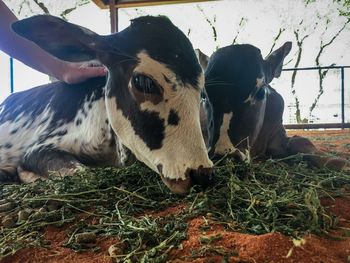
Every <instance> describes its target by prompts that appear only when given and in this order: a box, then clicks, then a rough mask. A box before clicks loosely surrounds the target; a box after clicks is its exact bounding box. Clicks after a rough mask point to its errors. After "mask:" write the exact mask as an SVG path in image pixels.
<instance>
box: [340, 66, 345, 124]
mask: <svg viewBox="0 0 350 263" xmlns="http://www.w3.org/2000/svg"><path fill="white" fill-rule="evenodd" d="M340 77H341V127H342V129H344V126H345V125H344V124H345V96H344V94H345V91H344V68H341V70H340Z"/></svg>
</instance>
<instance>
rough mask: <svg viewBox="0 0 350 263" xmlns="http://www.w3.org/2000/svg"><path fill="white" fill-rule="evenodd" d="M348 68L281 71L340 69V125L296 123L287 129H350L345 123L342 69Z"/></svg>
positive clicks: (349, 124)
mask: <svg viewBox="0 0 350 263" xmlns="http://www.w3.org/2000/svg"><path fill="white" fill-rule="evenodd" d="M346 68H350V66H327V67H305V68H286V69H283V71H298V70H320V69H340V83H341V87H340V90H341V96H340V105H341V123H298V124H285V125H284V126H285V127H286V128H287V129H320V128H324V129H332V128H342V129H344V128H350V123H345V84H344V69H346Z"/></svg>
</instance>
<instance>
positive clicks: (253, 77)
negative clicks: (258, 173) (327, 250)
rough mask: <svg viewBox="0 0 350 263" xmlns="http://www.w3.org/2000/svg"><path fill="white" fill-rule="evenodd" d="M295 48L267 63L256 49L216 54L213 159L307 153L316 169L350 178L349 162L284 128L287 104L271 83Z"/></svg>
mask: <svg viewBox="0 0 350 263" xmlns="http://www.w3.org/2000/svg"><path fill="white" fill-rule="evenodd" d="M291 48H292V43H291V42H286V43H285V44H284V45H282V46H281V47H280V48H279V49H277V50H275V51H274V52H272V53H271V54H270V55H269V56H267V57H266V58H265V59H264V58H263V57H262V55H261V52H260V50H259V49H258V48H256V47H254V46H252V45H248V44H245V45H231V46H227V47H224V48H221V49H219V50H217V51H216V52H215V53H214V54H213V55H212V56H211V57H210V59H208V58H205V56H204V54H201V57H200V58H201V60H200V61H201V64H202V65H204V66H205V65H206V64H207V67H206V71H205V78H206V84H205V85H206V90H207V92H208V96H209V99H210V102H211V103H212V106H213V114H214V133H213V142H212V145H211V153H210V154H211V156H222V155H226V154H228V155H231V156H233V157H235V158H237V159H239V160H244V161H250V159H251V157H254V158H257V157H278V158H281V157H286V156H289V155H294V154H297V153H303V154H304V158H305V160H307V161H308V162H309V163H311V164H312V165H314V166H317V167H329V168H332V169H336V170H343V171H347V172H350V162H349V161H347V160H345V159H342V158H337V157H332V156H329V155H327V154H325V153H324V152H321V151H320V150H318V149H317V148H316V147H315V146H314V145H313V144H312V142H311V141H310V140H308V139H306V138H303V137H299V136H294V137H289V136H288V135H287V133H286V130H285V129H284V127H283V121H282V116H283V110H284V101H283V98H282V96H281V95H280V94H279V93H278V92H277V91H276V90H275V89H273V88H272V87H271V86H270V85H269V83H270V82H271V81H272V80H273V78H275V77H279V76H280V74H281V72H282V66H283V61H284V58H285V57H286V56H287V55H288V54H289V52H290V50H291Z"/></svg>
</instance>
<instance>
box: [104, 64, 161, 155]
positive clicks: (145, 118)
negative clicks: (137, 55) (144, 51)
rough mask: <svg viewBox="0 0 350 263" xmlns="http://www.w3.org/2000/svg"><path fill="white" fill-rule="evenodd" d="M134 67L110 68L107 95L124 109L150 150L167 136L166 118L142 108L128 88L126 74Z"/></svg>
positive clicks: (124, 113)
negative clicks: (124, 68)
mask: <svg viewBox="0 0 350 263" xmlns="http://www.w3.org/2000/svg"><path fill="white" fill-rule="evenodd" d="M133 67H134V65H129V68H128V69H126V70H123V69H122V68H121V67H117V68H115V69H111V70H110V78H109V79H108V83H107V86H106V87H107V95H108V97H109V98H112V99H115V100H116V103H117V110H118V109H120V110H121V111H122V113H123V116H124V117H125V118H126V119H128V120H129V121H130V123H131V126H132V127H133V129H134V131H135V134H136V135H138V136H139V137H140V138H141V139H142V140H143V141H144V142H145V144H146V145H147V147H148V148H149V149H150V150H155V149H159V148H161V147H162V142H163V139H164V137H165V136H164V130H165V126H164V119H162V118H160V116H159V113H157V112H151V111H147V110H145V111H143V110H141V109H140V106H139V105H138V103H137V102H136V101H135V100H134V98H133V97H132V95H131V93H130V92H129V90H128V89H127V86H128V79H129V78H127V77H126V76H128V74H130V68H133ZM128 72H129V73H128ZM115 81H117V82H115ZM116 87H118V88H116Z"/></svg>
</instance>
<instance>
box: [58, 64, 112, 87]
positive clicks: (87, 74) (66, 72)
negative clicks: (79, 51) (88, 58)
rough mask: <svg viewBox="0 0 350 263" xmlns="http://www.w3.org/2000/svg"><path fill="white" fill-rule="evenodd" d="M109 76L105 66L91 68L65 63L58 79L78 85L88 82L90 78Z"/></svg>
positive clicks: (89, 66) (85, 65) (84, 65)
mask: <svg viewBox="0 0 350 263" xmlns="http://www.w3.org/2000/svg"><path fill="white" fill-rule="evenodd" d="M106 74H107V69H106V68H105V67H103V66H97V67H96V66H95V67H94V66H91V65H87V64H82V63H72V62H64V63H63V65H62V71H61V73H59V74H58V75H57V76H55V77H56V78H57V79H59V80H62V81H64V82H66V83H68V84H76V83H80V82H83V81H85V80H88V79H89V78H94V77H101V76H105V75H106Z"/></svg>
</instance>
